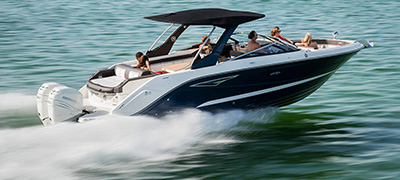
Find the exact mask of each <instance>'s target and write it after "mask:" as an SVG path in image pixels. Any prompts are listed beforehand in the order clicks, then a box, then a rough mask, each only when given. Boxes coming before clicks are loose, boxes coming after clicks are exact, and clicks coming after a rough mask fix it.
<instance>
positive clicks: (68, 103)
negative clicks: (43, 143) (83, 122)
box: [37, 83, 83, 126]
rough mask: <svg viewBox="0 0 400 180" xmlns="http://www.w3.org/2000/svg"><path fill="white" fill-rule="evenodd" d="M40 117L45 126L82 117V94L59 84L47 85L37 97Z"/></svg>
mask: <svg viewBox="0 0 400 180" xmlns="http://www.w3.org/2000/svg"><path fill="white" fill-rule="evenodd" d="M37 106H38V115H39V118H40V119H41V120H42V123H43V124H44V125H45V126H48V125H53V124H56V123H59V122H62V121H72V120H76V119H78V118H79V116H81V115H82V108H83V97H82V94H81V93H80V92H79V91H78V90H76V89H73V88H70V87H66V86H63V85H60V84H57V83H45V84H43V85H42V86H41V87H40V88H39V90H38V95H37Z"/></svg>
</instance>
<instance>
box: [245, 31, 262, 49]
mask: <svg viewBox="0 0 400 180" xmlns="http://www.w3.org/2000/svg"><path fill="white" fill-rule="evenodd" d="M248 38H249V39H250V41H249V42H248V43H247V49H246V52H250V51H253V50H254V49H258V48H260V43H258V42H257V41H256V40H257V38H258V34H257V33H256V31H251V32H250V34H249V36H248Z"/></svg>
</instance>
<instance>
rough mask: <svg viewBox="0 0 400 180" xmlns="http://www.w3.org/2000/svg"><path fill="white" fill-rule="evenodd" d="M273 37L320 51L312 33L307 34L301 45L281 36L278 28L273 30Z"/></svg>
mask: <svg viewBox="0 0 400 180" xmlns="http://www.w3.org/2000/svg"><path fill="white" fill-rule="evenodd" d="M271 36H273V37H277V38H279V39H281V40H283V41H287V42H289V43H290V44H294V45H296V46H305V47H312V48H314V49H318V44H317V42H312V36H311V33H309V32H307V34H306V36H305V37H304V39H302V40H301V42H299V43H293V41H291V40H290V39H288V38H285V37H283V36H281V30H280V29H279V27H278V26H276V27H274V28H273V29H272V30H271ZM321 48H325V46H324V45H322V46H321Z"/></svg>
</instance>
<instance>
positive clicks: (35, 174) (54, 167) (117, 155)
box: [0, 109, 254, 179]
mask: <svg viewBox="0 0 400 180" xmlns="http://www.w3.org/2000/svg"><path fill="white" fill-rule="evenodd" d="M253 114H254V113H253ZM248 117H249V113H246V112H243V111H229V112H225V113H220V114H210V113H206V112H202V111H199V110H195V109H187V110H184V111H182V112H180V113H176V114H172V115H169V116H166V117H164V118H162V119H157V118H154V117H147V116H133V117H122V116H111V115H106V116H103V117H101V118H100V119H99V120H96V121H89V122H86V123H82V124H75V123H61V124H58V125H55V126H51V127H42V126H35V127H28V128H21V129H13V130H11V129H7V130H1V131H0V137H2V138H1V139H0V146H1V147H2V148H1V149H0V159H1V161H0V174H2V177H3V178H5V179H7V178H10V179H14V178H15V179H21V178H22V179H23V178H29V179H32V178H33V179H39V178H40V179H49V178H52V179H54V177H57V179H60V178H62V179H74V173H75V172H76V171H79V170H80V169H84V168H89V169H90V168H96V167H97V168H98V167H101V166H107V165H109V164H113V163H115V162H121V161H154V160H155V161H159V160H166V159H171V158H175V157H177V156H179V154H180V153H182V152H184V151H185V150H187V149H188V148H190V147H191V146H193V145H195V144H197V143H203V142H207V141H211V142H212V141H223V142H225V143H229V142H233V141H234V140H232V139H229V138H223V137H221V136H220V137H219V138H220V139H219V140H218V139H217V140H216V139H211V137H209V136H207V134H209V133H211V132H219V131H224V130H228V129H230V128H232V127H234V126H236V125H237V124H238V123H239V122H240V121H243V120H246V119H248Z"/></svg>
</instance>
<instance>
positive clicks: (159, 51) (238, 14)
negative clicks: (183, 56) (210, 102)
mask: <svg viewBox="0 0 400 180" xmlns="http://www.w3.org/2000/svg"><path fill="white" fill-rule="evenodd" d="M264 16H265V15H264V14H258V13H253V12H247V11H231V10H226V9H218V8H211V9H192V10H187V11H179V12H174V13H168V14H161V15H156V16H149V17H145V19H150V20H154V21H160V22H167V23H172V24H181V25H180V26H179V27H178V28H177V29H176V30H175V31H174V32H173V33H171V34H170V36H169V37H168V38H167V39H166V40H165V42H164V43H163V44H161V45H160V46H158V47H156V48H154V49H153V50H151V48H150V49H149V50H148V51H147V53H146V54H147V55H148V56H149V57H153V56H160V55H167V54H169V52H170V50H171V49H172V46H173V44H174V43H175V41H176V40H177V39H178V37H179V36H180V35H181V34H182V33H183V31H185V30H186V29H187V27H188V26H190V25H211V26H214V27H215V26H216V27H221V28H224V29H225V31H224V33H223V34H222V36H221V38H219V41H218V42H217V44H216V45H215V47H214V48H213V51H212V53H211V54H210V55H208V56H207V57H205V58H204V59H201V61H200V59H199V58H197V56H198V55H196V57H195V58H194V60H193V62H192V64H191V67H192V69H196V68H201V67H206V66H211V65H215V64H216V62H217V61H218V59H219V55H220V53H221V52H222V50H223V48H224V46H225V44H226V42H227V41H228V39H229V37H230V36H231V35H232V33H233V32H234V31H235V29H236V28H237V26H238V25H239V24H242V23H246V22H249V21H253V20H256V19H259V18H262V17H264ZM172 26H173V25H171V26H170V27H169V28H168V29H167V30H166V31H168V30H169V29H170V28H171V27H172ZM166 31H164V32H163V34H162V35H161V36H163V35H164V34H165V33H166ZM212 31H213V30H212ZM211 33H212V32H211ZM211 33H210V34H211ZM161 36H160V37H159V38H158V39H157V40H156V42H157V41H158V40H159V39H160V38H161ZM154 44H155V43H154ZM154 44H153V45H152V46H154ZM203 45H204V44H203Z"/></svg>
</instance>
